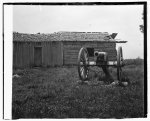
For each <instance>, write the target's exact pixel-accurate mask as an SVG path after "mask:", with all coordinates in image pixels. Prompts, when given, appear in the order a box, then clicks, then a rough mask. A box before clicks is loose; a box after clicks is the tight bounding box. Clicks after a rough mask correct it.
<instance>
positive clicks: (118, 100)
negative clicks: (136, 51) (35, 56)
mask: <svg viewBox="0 0 150 121" xmlns="http://www.w3.org/2000/svg"><path fill="white" fill-rule="evenodd" d="M90 69H91V71H90V73H89V81H88V83H80V80H79V78H78V73H77V67H75V66H72V67H55V68H32V69H22V70H21V69H17V70H14V71H13V74H18V75H19V77H14V78H13V99H12V117H13V119H17V118H138V117H144V66H143V63H138V64H134V63H131V64H128V65H127V66H125V67H124V68H123V73H124V77H126V78H127V79H128V81H129V85H128V86H126V87H123V86H116V85H114V86H111V85H106V84H104V83H102V82H103V81H106V79H107V78H105V77H104V74H103V73H102V71H101V69H99V68H98V67H91V68H90ZM110 72H111V74H112V76H113V77H114V79H115V78H116V68H110ZM145 81H146V80H145Z"/></svg>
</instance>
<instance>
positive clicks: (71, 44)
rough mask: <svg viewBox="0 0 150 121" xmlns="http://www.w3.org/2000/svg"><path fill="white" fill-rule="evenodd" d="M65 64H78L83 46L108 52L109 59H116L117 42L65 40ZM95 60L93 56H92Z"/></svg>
mask: <svg viewBox="0 0 150 121" xmlns="http://www.w3.org/2000/svg"><path fill="white" fill-rule="evenodd" d="M63 43H64V44H63V45H64V50H63V51H64V52H63V53H64V58H63V62H64V65H70V64H71V65H76V64H77V58H78V53H79V50H80V48H81V47H89V48H94V51H103V52H108V60H109V61H115V60H116V56H117V51H116V43H107V42H105V43H104V42H97V41H86V42H85V41H64V42H63ZM90 60H93V57H91V58H90Z"/></svg>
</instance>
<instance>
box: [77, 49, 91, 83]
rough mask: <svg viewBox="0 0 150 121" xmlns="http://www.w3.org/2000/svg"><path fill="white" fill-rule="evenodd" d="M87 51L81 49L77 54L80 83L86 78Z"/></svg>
mask: <svg viewBox="0 0 150 121" xmlns="http://www.w3.org/2000/svg"><path fill="white" fill-rule="evenodd" d="M87 64H88V51H87V49H85V48H84V47H82V48H81V49H80V51H79V54H78V74H79V78H80V79H81V80H82V81H85V80H87V78H88V71H89V70H88V65H87Z"/></svg>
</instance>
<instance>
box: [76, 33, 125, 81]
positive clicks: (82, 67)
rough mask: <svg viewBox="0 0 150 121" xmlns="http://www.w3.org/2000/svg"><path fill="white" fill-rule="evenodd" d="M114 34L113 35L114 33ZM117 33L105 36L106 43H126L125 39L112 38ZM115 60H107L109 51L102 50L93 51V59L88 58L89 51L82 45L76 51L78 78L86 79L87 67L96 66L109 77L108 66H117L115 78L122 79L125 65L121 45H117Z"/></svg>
mask: <svg viewBox="0 0 150 121" xmlns="http://www.w3.org/2000/svg"><path fill="white" fill-rule="evenodd" d="M114 34H115V35H114ZM116 35H117V34H116V33H113V34H112V35H109V36H106V37H107V38H109V39H108V40H107V42H108V43H115V44H116V43H126V42H127V41H118V40H117V39H114V38H115V36H116ZM116 51H117V55H116V59H115V60H113V61H112V60H109V58H108V55H110V53H108V52H104V51H94V52H93V55H94V56H93V58H94V60H93V61H90V59H89V52H88V49H87V48H86V47H82V48H81V49H80V51H79V53H78V74H79V78H80V79H81V80H82V81H85V80H87V79H88V74H89V67H90V66H98V67H101V68H102V70H103V71H104V73H105V75H106V76H107V77H111V74H110V72H109V66H112V67H115V68H117V80H118V81H119V82H121V80H122V67H123V66H124V65H125V64H124V62H123V51H122V47H121V46H119V47H118V50H116Z"/></svg>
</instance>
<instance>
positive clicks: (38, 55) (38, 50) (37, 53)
mask: <svg viewBox="0 0 150 121" xmlns="http://www.w3.org/2000/svg"><path fill="white" fill-rule="evenodd" d="M34 65H35V66H41V65H42V47H34Z"/></svg>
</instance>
